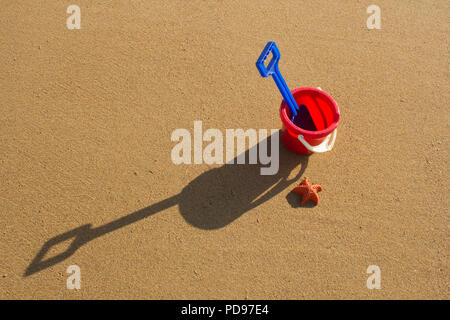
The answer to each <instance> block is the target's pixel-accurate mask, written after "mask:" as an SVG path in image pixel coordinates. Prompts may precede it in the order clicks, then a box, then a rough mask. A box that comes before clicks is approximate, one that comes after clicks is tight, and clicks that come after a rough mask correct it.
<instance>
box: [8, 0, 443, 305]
mask: <svg viewBox="0 0 450 320" xmlns="http://www.w3.org/2000/svg"><path fill="white" fill-rule="evenodd" d="M373 2H376V4H377V5H378V6H380V8H381V17H382V28H381V30H368V29H367V27H366V20H367V18H368V16H369V15H368V14H367V13H366V8H367V7H368V6H369V5H370V4H372V3H373ZM70 4H77V5H79V6H80V8H81V30H68V28H67V27H66V19H67V17H68V16H69V15H68V14H67V13H66V9H67V7H68V6H69V5H70ZM0 7H1V9H0V40H1V43H0V212H1V215H0V298H2V299H10V298H19V299H24V298H32V299H44V298H50V299H60V298H62V299H69V298H75V299H78V298H80V299H97V298H106V299H110V298H127V299H128V298H137V299H172V298H180V299H197V298H207V299H210V298H211V299H212V298H219V299H222V298H226V299H304V298H313V299H315V298H326V299H328V298H338V299H351V298H356V299H361V298H369V299H372V298H373V299H382V298H388V299H391V298H402V299H412V298H425V299H428V298H438V299H448V298H449V290H448V288H449V282H448V279H449V268H448V252H449V246H448V244H449V224H448V222H449V215H448V209H449V199H448V194H449V183H448V177H449V165H448V159H449V148H448V142H449V141H448V138H449V120H450V119H449V112H448V105H447V103H448V102H449V81H448V80H449V69H448V62H449V56H448V30H449V12H450V11H449V4H448V1H445V0H435V1H431V0H430V1H406V0H405V1H393V0H392V1H384V0H377V1H363V0H361V1H350V0H346V1H344V0H342V1H334V0H329V1H326V0H314V1H313V0H310V1H300V0H291V1H260V0H258V1H256V0H252V1H225V0H224V1H199V0H192V1H178V0H173V1H149V0H145V1H144V0H141V1H137V0H136V1H103V0H95V1H94V0H91V1H88V0H76V1H75V0H74V1H43V0H41V1H31V0H28V1H1V3H0ZM270 40H273V41H276V42H277V45H278V47H279V48H280V51H281V53H282V58H281V61H280V69H281V71H282V73H283V75H284V77H285V79H286V81H287V83H288V85H289V86H290V87H291V89H293V88H295V87H302V86H309V87H318V86H320V87H321V88H322V89H323V90H325V91H326V92H328V93H329V94H330V95H331V96H332V97H333V98H334V99H335V100H336V101H337V103H338V104H339V107H340V110H341V114H342V118H341V122H340V124H339V133H338V136H337V141H336V145H335V147H334V149H333V150H332V151H330V152H328V153H324V154H314V155H312V156H310V157H305V156H299V155H295V154H292V153H290V152H289V151H287V150H286V149H285V148H284V147H282V146H280V170H279V172H278V174H277V175H274V176H260V175H259V171H258V170H259V169H258V166H257V165H239V166H238V165H234V166H232V165H230V166H225V167H224V166H222V165H219V164H217V165H216V164H215V165H207V164H197V165H194V164H192V165H184V164H182V165H175V164H174V163H173V162H172V161H171V150H172V148H173V147H174V145H175V144H176V142H172V141H171V134H172V132H173V131H174V130H175V129H178V128H186V129H188V130H189V131H190V132H192V131H193V123H194V121H195V120H202V121H203V127H204V130H205V129H208V128H217V129H220V130H222V132H225V130H226V129H227V128H243V129H248V128H256V129H259V128H261V129H272V128H275V129H276V128H280V127H281V121H280V118H279V114H278V108H279V105H280V102H281V96H280V94H279V93H278V91H277V89H276V87H275V85H274V83H273V81H272V80H270V79H267V78H261V76H260V75H259V73H258V71H257V69H256V68H255V62H256V59H257V58H258V56H259V54H260V52H261V50H262V49H263V47H264V45H265V44H266V42H267V41H270ZM305 176H307V177H309V179H310V181H311V182H313V183H317V184H321V185H322V186H323V188H324V190H323V191H322V192H320V194H319V195H320V204H319V205H318V206H316V207H313V206H300V205H299V202H300V196H299V195H294V194H290V190H291V189H292V188H293V187H294V186H295V185H296V184H297V183H298V182H299V181H300V178H302V177H305ZM39 252H40V253H39ZM70 265H78V266H79V267H80V269H81V286H82V287H81V289H80V290H68V289H67V288H66V279H67V277H68V276H69V275H68V274H67V273H66V269H67V267H68V266H70ZM369 265H377V266H379V267H380V269H381V289H380V290H369V289H367V287H366V280H367V278H368V276H369V275H368V274H367V273H366V270H367V267H368V266H369Z"/></svg>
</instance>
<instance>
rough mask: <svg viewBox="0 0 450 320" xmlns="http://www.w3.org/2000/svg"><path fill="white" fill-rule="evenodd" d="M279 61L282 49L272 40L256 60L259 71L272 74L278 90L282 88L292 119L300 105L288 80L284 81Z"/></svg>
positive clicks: (263, 74)
mask: <svg viewBox="0 0 450 320" xmlns="http://www.w3.org/2000/svg"><path fill="white" fill-rule="evenodd" d="M271 52H272V55H273V58H272V60H270V62H269V64H268V65H267V67H266V66H265V65H264V62H265V61H266V59H267V57H268V56H269V54H270V53H271ZM278 61H280V50H278V48H277V45H276V44H275V42H274V41H270V42H268V43H267V44H266V47H265V48H264V50H263V52H261V55H260V56H259V58H258V61H256V67H257V68H258V70H259V73H260V74H261V76H263V77H269V76H272V78H273V80H274V81H275V84H276V85H277V87H278V90H280V92H281V95H282V96H283V99H284V101H286V103H287V105H288V107H289V110H290V112H291V120H292V119H293V118H294V117H295V116H297V111H298V110H299V107H298V106H297V103H296V102H295V99H294V97H293V96H292V93H291V90H289V88H288V86H287V84H286V81H284V79H283V76H282V75H281V73H280V69H279V68H278Z"/></svg>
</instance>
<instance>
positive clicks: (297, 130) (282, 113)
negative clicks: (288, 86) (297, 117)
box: [280, 87, 341, 138]
mask: <svg viewBox="0 0 450 320" xmlns="http://www.w3.org/2000/svg"><path fill="white" fill-rule="evenodd" d="M301 91H313V92H315V93H317V94H319V95H321V96H323V97H325V98H326V99H327V100H328V101H329V102H330V103H331V105H332V106H333V108H334V119H333V122H332V123H331V124H330V125H329V126H328V127H327V128H325V129H323V130H319V131H310V130H305V129H302V128H300V127H298V126H296V125H295V124H294V123H293V122H292V121H291V120H290V119H289V117H288V115H287V113H286V110H287V104H286V101H284V99H283V101H282V102H281V106H280V117H281V121H282V122H283V124H284V125H285V126H286V128H287V129H288V130H289V131H291V132H293V133H295V134H296V135H297V136H298V135H300V134H301V135H303V136H304V137H305V138H306V137H308V138H323V137H325V136H327V135H329V134H330V133H331V132H333V131H334V130H335V129H336V128H337V125H338V122H339V119H340V116H341V115H340V112H339V107H338V105H337V103H336V101H334V99H333V98H332V97H331V96H330V95H329V94H328V93H326V92H325V91H322V90H320V89H317V88H310V87H301V88H296V89H294V90H292V91H291V93H292V95H293V96H294V99H295V95H296V94H298V93H299V92H301Z"/></svg>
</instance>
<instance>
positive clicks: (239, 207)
mask: <svg viewBox="0 0 450 320" xmlns="http://www.w3.org/2000/svg"><path fill="white" fill-rule="evenodd" d="M273 137H274V136H271V137H269V138H268V139H267V141H263V142H260V143H259V144H258V145H256V146H254V147H252V148H251V149H249V150H247V151H246V152H245V156H246V159H247V160H246V162H248V155H249V153H250V151H251V150H252V149H253V148H257V147H259V145H261V144H262V143H264V144H266V143H267V146H270V145H271V141H270V140H271V139H272V138H273ZM275 137H278V135H275ZM279 144H280V148H279V149H280V156H279V163H280V164H279V170H278V173H277V174H275V175H272V176H263V175H261V174H260V168H261V167H263V166H262V165H260V164H239V165H238V164H225V165H223V166H222V167H219V168H215V169H211V170H209V171H207V172H205V173H202V174H201V175H199V176H198V177H197V178H195V179H194V180H192V181H191V182H190V183H189V184H188V185H187V186H185V187H184V188H183V190H182V191H181V192H180V193H179V194H177V195H174V196H172V197H170V198H167V199H165V200H162V201H160V202H157V203H155V204H152V205H151V206H149V207H146V208H143V209H141V210H139V211H136V212H133V213H130V214H128V215H126V216H124V217H122V218H120V219H117V220H114V221H111V222H109V223H107V224H104V225H102V226H99V227H96V228H93V227H92V225H91V224H86V225H83V226H80V227H78V228H75V229H73V230H70V231H67V232H65V233H62V234H60V235H57V236H55V237H53V238H51V239H49V240H48V241H47V242H45V243H44V245H43V246H42V248H41V249H40V251H39V252H38V253H37V255H36V256H35V257H34V259H33V261H32V262H31V263H30V265H29V266H28V267H27V269H26V270H25V273H24V276H25V277H26V276H29V275H32V274H34V273H36V272H39V271H41V270H44V269H46V268H48V267H51V266H53V265H55V264H57V263H59V262H61V261H64V260H65V259H67V258H68V257H70V256H71V255H73V254H74V253H75V251H76V250H78V249H79V248H80V247H81V246H83V245H84V244H86V243H88V242H90V241H92V240H94V239H96V238H99V237H101V236H103V235H105V234H107V233H110V232H112V231H114V230H117V229H120V228H122V227H125V226H128V225H130V224H132V223H135V222H137V221H140V220H142V219H144V218H147V217H149V216H151V215H153V214H155V213H158V212H160V211H163V210H165V209H168V208H170V207H172V206H175V205H178V206H179V210H180V213H181V214H182V216H183V217H184V219H185V220H186V221H187V222H188V223H189V224H191V225H192V226H194V227H196V228H200V229H204V230H212V229H218V228H222V227H224V226H226V225H228V224H230V223H231V222H233V221H234V220H236V219H237V218H239V217H240V216H241V215H242V214H244V213H246V212H247V211H249V210H251V209H253V208H255V207H257V206H259V205H260V204H262V203H264V202H265V201H267V200H269V199H271V198H272V197H274V196H275V195H277V194H278V193H280V192H281V191H283V190H284V189H285V188H286V187H287V186H289V185H290V184H291V183H293V182H295V181H298V179H300V177H301V176H302V175H303V173H304V172H305V169H306V167H307V165H308V156H301V155H297V154H294V153H291V152H290V151H288V150H287V149H285V148H284V146H282V144H281V141H279ZM263 147H264V148H265V145H264V146H263ZM236 158H237V157H236ZM236 158H235V159H234V163H236ZM299 164H301V169H300V170H299V172H298V173H297V174H296V175H295V177H293V178H291V179H288V177H289V175H290V173H291V171H292V170H293V169H294V168H295V167H297V166H298V165H299ZM70 240H71V242H70V245H69V246H68V248H67V249H66V250H65V251H64V252H62V253H59V254H57V255H55V256H52V257H49V258H45V256H46V254H47V253H48V252H49V251H50V250H51V249H52V248H53V247H55V246H57V245H59V244H62V243H64V242H65V241H70Z"/></svg>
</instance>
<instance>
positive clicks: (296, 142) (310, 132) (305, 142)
mask: <svg viewBox="0 0 450 320" xmlns="http://www.w3.org/2000/svg"><path fill="white" fill-rule="evenodd" d="M292 95H293V96H294V99H295V101H296V102H297V105H298V106H299V108H300V110H299V112H298V114H297V116H296V117H295V118H294V119H293V121H291V120H290V112H289V108H288V106H287V104H286V102H285V101H284V100H283V101H282V102H281V107H280V117H281V121H282V122H283V127H282V129H281V140H282V141H283V144H284V145H285V146H286V148H288V149H289V150H291V151H292V152H295V153H298V154H311V153H314V152H326V151H329V150H331V149H332V148H333V145H334V142H335V139H336V133H337V125H338V122H339V118H340V114H339V108H338V105H337V103H336V102H335V101H334V100H333V98H332V97H331V96H330V95H329V94H327V93H325V92H324V91H322V90H320V89H316V88H306V87H305V88H297V89H294V90H292Z"/></svg>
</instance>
